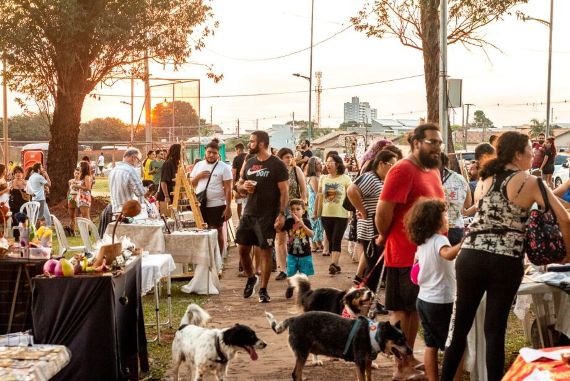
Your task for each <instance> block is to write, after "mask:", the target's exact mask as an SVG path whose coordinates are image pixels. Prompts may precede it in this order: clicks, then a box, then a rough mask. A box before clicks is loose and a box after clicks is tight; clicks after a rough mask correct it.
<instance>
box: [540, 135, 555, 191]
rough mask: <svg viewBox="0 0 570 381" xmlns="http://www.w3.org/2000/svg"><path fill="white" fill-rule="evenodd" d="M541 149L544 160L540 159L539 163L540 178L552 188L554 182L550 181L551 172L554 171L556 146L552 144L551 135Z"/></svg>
mask: <svg viewBox="0 0 570 381" xmlns="http://www.w3.org/2000/svg"><path fill="white" fill-rule="evenodd" d="M543 150H544V160H542V164H541V165H540V170H541V171H542V178H543V179H544V182H545V183H546V184H547V185H548V186H549V187H550V188H553V187H554V183H553V182H552V174H553V173H554V160H555V159H556V146H555V145H554V138H553V137H550V138H548V139H546V141H545V142H544V146H543Z"/></svg>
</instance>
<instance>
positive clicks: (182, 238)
mask: <svg viewBox="0 0 570 381" xmlns="http://www.w3.org/2000/svg"><path fill="white" fill-rule="evenodd" d="M164 239H165V241H166V252H167V253H170V254H172V257H173V258H174V261H175V262H179V263H193V264H195V265H196V266H195V267H194V277H193V278H192V280H191V281H190V283H188V284H187V285H184V286H182V288H181V290H182V291H183V292H186V293H196V294H208V295H210V294H218V293H219V288H220V279H219V276H218V273H219V271H220V270H221V269H222V257H221V255H220V249H219V247H218V232H217V231H216V230H215V229H211V230H189V231H177V232H173V233H172V234H167V235H165V236H164Z"/></svg>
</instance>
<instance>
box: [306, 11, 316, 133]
mask: <svg viewBox="0 0 570 381" xmlns="http://www.w3.org/2000/svg"><path fill="white" fill-rule="evenodd" d="M314 11H315V0H311V45H310V46H311V49H310V50H311V53H310V58H309V129H308V130H307V135H308V137H309V141H311V140H313V126H312V125H311V94H312V92H313V20H314V18H313V16H314Z"/></svg>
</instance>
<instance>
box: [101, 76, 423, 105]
mask: <svg viewBox="0 0 570 381" xmlns="http://www.w3.org/2000/svg"><path fill="white" fill-rule="evenodd" d="M420 77H423V74H416V75H409V76H405V77H398V78H390V79H384V80H380V81H372V82H363V83H356V84H351V85H342V86H333V87H324V88H323V90H339V89H349V88H354V87H363V86H370V85H378V84H381V83H389V82H397V81H403V80H407V79H413V78H420ZM308 92H309V90H295V91H279V92H267V93H244V94H222V95H206V96H202V97H198V96H185V97H184V96H181V97H176V98H177V99H193V98H196V99H197V98H200V99H210V98H243V97H261V96H272V95H286V94H301V93H308ZM91 95H92V96H97V97H130V95H122V94H102V93H91ZM135 98H144V95H135ZM152 98H156V99H162V98H164V97H163V96H153V97H152Z"/></svg>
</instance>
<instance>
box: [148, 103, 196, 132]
mask: <svg viewBox="0 0 570 381" xmlns="http://www.w3.org/2000/svg"><path fill="white" fill-rule="evenodd" d="M152 125H153V126H158V127H170V126H172V102H167V103H166V104H165V103H158V104H157V105H156V106H154V108H153V109H152ZM174 125H175V126H185V127H190V126H197V125H198V114H197V113H196V110H194V107H192V105H191V104H190V103H188V102H183V101H174Z"/></svg>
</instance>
